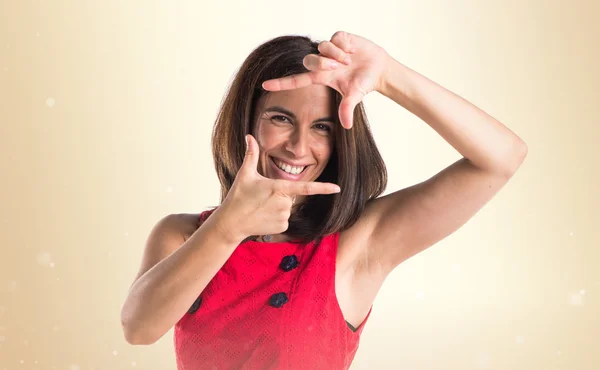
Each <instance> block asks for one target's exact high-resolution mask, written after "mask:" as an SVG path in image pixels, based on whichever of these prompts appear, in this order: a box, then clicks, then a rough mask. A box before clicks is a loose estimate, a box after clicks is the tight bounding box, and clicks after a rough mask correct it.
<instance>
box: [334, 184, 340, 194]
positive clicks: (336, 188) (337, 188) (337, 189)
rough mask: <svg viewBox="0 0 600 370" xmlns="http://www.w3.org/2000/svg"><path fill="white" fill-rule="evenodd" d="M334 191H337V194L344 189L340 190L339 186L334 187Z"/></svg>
mask: <svg viewBox="0 0 600 370" xmlns="http://www.w3.org/2000/svg"><path fill="white" fill-rule="evenodd" d="M333 190H335V192H336V193H339V192H340V191H342V189H340V187H339V186H336V187H334V188H333Z"/></svg>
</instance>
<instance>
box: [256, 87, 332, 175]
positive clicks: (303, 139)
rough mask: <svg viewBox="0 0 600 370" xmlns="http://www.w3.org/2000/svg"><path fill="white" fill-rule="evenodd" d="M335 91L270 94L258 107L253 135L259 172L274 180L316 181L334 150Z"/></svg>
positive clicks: (307, 89)
mask: <svg viewBox="0 0 600 370" xmlns="http://www.w3.org/2000/svg"><path fill="white" fill-rule="evenodd" d="M333 99H334V97H333V92H332V90H331V89H329V88H328V87H326V86H321V85H311V86H307V87H304V88H300V89H294V90H287V91H276V92H268V93H267V94H266V95H265V96H263V97H262V98H261V99H260V100H259V101H258V104H257V109H256V116H255V117H256V122H255V125H254V132H253V133H252V134H253V135H254V137H255V138H256V140H257V141H258V145H259V147H260V159H259V162H258V169H257V170H258V172H259V173H260V174H261V175H263V176H265V177H268V178H271V179H286V180H291V181H299V180H302V181H314V180H316V179H317V178H318V177H319V175H320V174H321V172H323V169H324V168H325V166H326V165H327V162H328V161H329V157H330V156H331V152H332V151H333V144H334V143H333V137H334V136H333V129H334V124H335V122H336V121H335V119H334V117H335V116H334V114H335V112H334V106H333Z"/></svg>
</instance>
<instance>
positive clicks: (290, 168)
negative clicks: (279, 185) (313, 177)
mask: <svg viewBox="0 0 600 370" xmlns="http://www.w3.org/2000/svg"><path fill="white" fill-rule="evenodd" d="M275 163H276V164H277V167H279V168H281V169H282V170H284V171H285V172H287V173H291V174H292V175H297V174H299V173H300V172H302V171H304V167H293V166H290V165H288V164H285V163H283V162H281V161H278V160H275Z"/></svg>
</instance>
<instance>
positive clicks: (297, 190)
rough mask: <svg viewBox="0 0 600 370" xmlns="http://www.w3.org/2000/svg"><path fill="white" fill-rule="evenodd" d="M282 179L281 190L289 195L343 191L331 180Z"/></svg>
mask: <svg viewBox="0 0 600 370" xmlns="http://www.w3.org/2000/svg"><path fill="white" fill-rule="evenodd" d="M281 181H282V183H281V184H282V185H281V186H282V189H281V191H282V192H283V193H285V194H287V195H290V196H295V195H315V194H334V193H339V192H340V191H341V189H340V187H339V186H338V185H336V184H333V183H330V182H318V181H288V180H281Z"/></svg>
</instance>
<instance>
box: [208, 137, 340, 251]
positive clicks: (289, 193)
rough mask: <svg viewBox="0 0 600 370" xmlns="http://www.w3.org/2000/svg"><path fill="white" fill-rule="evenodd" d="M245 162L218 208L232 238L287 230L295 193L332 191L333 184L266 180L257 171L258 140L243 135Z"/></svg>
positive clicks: (311, 193)
mask: <svg viewBox="0 0 600 370" xmlns="http://www.w3.org/2000/svg"><path fill="white" fill-rule="evenodd" d="M246 140H247V143H248V145H247V147H246V155H245V157H244V162H243V163H242V166H241V167H240V170H239V172H238V173H237V175H236V177H235V180H234V182H233V185H232V186H231V189H230V190H229V193H228V194H227V197H226V198H225V200H224V201H223V204H221V206H220V207H219V209H218V210H220V212H219V214H220V217H221V223H220V224H221V227H222V228H223V231H224V232H226V233H227V234H229V236H230V237H231V238H232V239H233V240H240V241H241V240H243V239H245V238H246V237H248V236H250V235H266V234H280V233H282V232H284V231H286V230H287V228H288V226H289V224H288V220H289V218H290V215H291V209H292V204H293V199H294V198H295V197H296V196H297V195H314V194H333V193H338V192H339V191H340V188H339V186H338V185H336V184H332V183H324V182H314V181H290V180H284V179H269V178H266V177H264V176H262V175H261V174H259V173H258V171H257V166H258V159H259V156H260V152H259V147H258V143H257V142H256V139H254V137H253V136H252V135H246Z"/></svg>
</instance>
